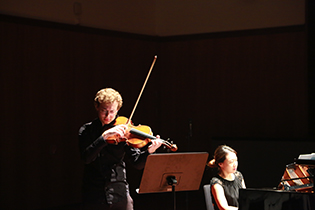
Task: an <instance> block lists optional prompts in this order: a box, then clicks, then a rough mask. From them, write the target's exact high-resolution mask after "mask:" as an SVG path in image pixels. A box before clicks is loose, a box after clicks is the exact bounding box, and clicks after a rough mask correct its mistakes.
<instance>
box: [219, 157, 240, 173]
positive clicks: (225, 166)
mask: <svg viewBox="0 0 315 210" xmlns="http://www.w3.org/2000/svg"><path fill="white" fill-rule="evenodd" d="M219 166H220V168H221V170H222V171H224V172H226V173H235V172H236V170H237V166H238V160H237V156H236V154H235V153H234V152H229V153H227V155H226V156H225V160H224V162H223V163H219Z"/></svg>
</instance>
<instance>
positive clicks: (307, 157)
mask: <svg viewBox="0 0 315 210" xmlns="http://www.w3.org/2000/svg"><path fill="white" fill-rule="evenodd" d="M298 159H300V160H301V159H302V160H315V153H311V154H300V156H299V158H298Z"/></svg>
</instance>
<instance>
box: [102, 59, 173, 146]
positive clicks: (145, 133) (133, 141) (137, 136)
mask: <svg viewBox="0 0 315 210" xmlns="http://www.w3.org/2000/svg"><path fill="white" fill-rule="evenodd" d="M156 59H157V56H154V59H153V62H152V64H151V67H150V70H149V73H148V75H147V77H146V79H145V81H144V84H143V86H142V89H141V91H140V94H139V96H138V99H137V101H136V103H135V105H134V107H133V110H132V112H131V115H130V117H129V119H128V118H126V117H122V116H120V117H117V118H116V121H115V124H114V125H123V124H126V125H127V127H128V131H127V132H126V133H127V135H126V136H127V137H126V138H123V139H121V138H120V139H117V137H116V136H111V137H109V138H107V139H106V140H107V142H108V143H112V144H116V143H117V142H120V141H126V143H127V144H128V145H130V146H132V147H135V148H142V147H144V146H145V145H147V144H148V143H149V142H151V140H152V139H157V137H155V136H152V130H151V128H150V127H149V126H146V125H138V126H134V125H133V124H132V122H131V118H132V116H133V114H134V112H135V110H136V107H137V105H138V103H139V100H140V98H141V95H142V93H143V90H144V87H145V86H146V83H147V81H148V79H149V76H150V74H151V71H152V69H153V66H154V64H155V61H156ZM159 140H161V141H162V144H163V145H165V146H166V147H167V148H169V149H170V150H171V151H173V152H175V151H177V146H176V144H171V143H170V142H168V141H166V140H163V139H159Z"/></svg>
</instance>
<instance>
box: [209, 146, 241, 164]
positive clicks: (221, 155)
mask: <svg viewBox="0 0 315 210" xmlns="http://www.w3.org/2000/svg"><path fill="white" fill-rule="evenodd" d="M229 152H233V153H235V154H237V152H236V151H235V150H234V149H232V148H231V147H229V146H227V145H220V146H218V148H217V149H216V150H215V151H214V155H213V159H212V160H210V161H209V162H208V164H207V166H209V167H211V168H217V167H219V163H223V162H224V160H225V157H226V155H227V154H228V153H229Z"/></svg>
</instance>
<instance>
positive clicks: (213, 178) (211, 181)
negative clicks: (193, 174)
mask: <svg viewBox="0 0 315 210" xmlns="http://www.w3.org/2000/svg"><path fill="white" fill-rule="evenodd" d="M214 184H219V185H223V182H222V179H220V178H219V177H218V176H214V177H212V179H211V180H210V185H211V186H212V185H214Z"/></svg>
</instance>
